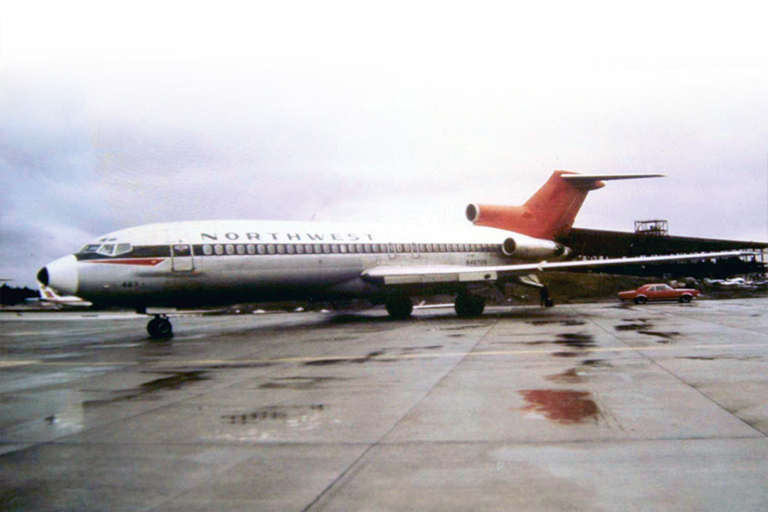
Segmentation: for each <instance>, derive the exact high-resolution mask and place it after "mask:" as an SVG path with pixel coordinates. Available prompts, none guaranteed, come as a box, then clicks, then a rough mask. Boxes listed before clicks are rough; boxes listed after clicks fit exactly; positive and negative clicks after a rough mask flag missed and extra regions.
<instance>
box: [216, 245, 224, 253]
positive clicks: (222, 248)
mask: <svg viewBox="0 0 768 512" xmlns="http://www.w3.org/2000/svg"><path fill="white" fill-rule="evenodd" d="M214 250H215V251H216V254H218V255H219V256H221V255H222V254H224V246H223V245H218V244H217V245H216V246H215V247H214Z"/></svg>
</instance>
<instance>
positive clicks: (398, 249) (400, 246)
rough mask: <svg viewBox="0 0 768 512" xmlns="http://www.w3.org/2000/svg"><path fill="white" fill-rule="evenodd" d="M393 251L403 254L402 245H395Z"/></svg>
mask: <svg viewBox="0 0 768 512" xmlns="http://www.w3.org/2000/svg"><path fill="white" fill-rule="evenodd" d="M395 250H396V251H397V252H403V244H397V245H395Z"/></svg>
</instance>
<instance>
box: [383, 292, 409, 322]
mask: <svg viewBox="0 0 768 512" xmlns="http://www.w3.org/2000/svg"><path fill="white" fill-rule="evenodd" d="M386 308H387V313H389V316H391V317H392V318H394V319H395V320H406V319H408V318H410V317H411V313H413V302H411V298H410V297H409V296H408V295H407V294H405V293H394V294H392V295H390V296H389V297H388V298H387V303H386Z"/></svg>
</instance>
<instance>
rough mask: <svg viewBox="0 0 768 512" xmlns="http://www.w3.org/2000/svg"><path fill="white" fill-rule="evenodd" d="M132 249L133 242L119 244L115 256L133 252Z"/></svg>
mask: <svg viewBox="0 0 768 512" xmlns="http://www.w3.org/2000/svg"><path fill="white" fill-rule="evenodd" d="M132 249H133V248H132V247H131V244H117V247H116V248H115V256H117V255H119V254H125V253H127V252H131V250H132Z"/></svg>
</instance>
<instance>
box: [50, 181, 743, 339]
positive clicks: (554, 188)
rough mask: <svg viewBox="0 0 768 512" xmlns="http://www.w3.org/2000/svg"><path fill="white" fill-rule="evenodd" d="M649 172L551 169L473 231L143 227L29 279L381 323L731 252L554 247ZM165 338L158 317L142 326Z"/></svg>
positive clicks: (87, 292) (131, 303)
mask: <svg viewBox="0 0 768 512" xmlns="http://www.w3.org/2000/svg"><path fill="white" fill-rule="evenodd" d="M658 176H659V175H623V176H616V175H611V176H586V175H580V174H576V173H569V172H566V171H555V173H554V174H553V175H552V176H551V177H550V179H549V180H548V181H547V182H546V183H545V184H544V185H543V186H542V187H541V188H540V189H539V190H538V191H537V192H536V193H535V194H534V195H533V196H532V197H531V198H530V199H529V200H528V201H527V202H526V203H525V204H524V205H522V206H488V205H476V204H472V205H469V206H468V207H467V210H466V214H467V217H468V219H469V220H470V221H471V222H472V223H473V224H474V226H466V227H463V226H431V225H415V226H410V225H408V226H405V225H403V226H400V225H362V224H361V225H358V224H346V223H320V222H307V223H302V222H289V221H244V220H233V221H223V220H219V221H204V222H171V223H163V224H150V225H145V226H139V227H134V228H129V229H123V230H120V231H115V232H113V233H109V234H106V235H104V236H100V237H98V238H97V239H96V240H93V241H91V242H90V243H88V244H87V245H85V246H84V247H83V248H82V249H81V250H80V251H79V252H78V253H76V254H72V255H69V256H65V257H63V258H60V259H58V260H56V261H54V262H52V263H50V264H48V265H46V266H45V267H44V268H42V269H41V270H40V271H39V272H38V275H37V278H38V281H39V282H40V283H41V284H42V285H44V286H50V287H51V288H54V289H55V290H56V291H57V292H58V293H61V294H64V295H76V296H78V297H81V298H82V299H84V300H87V301H90V302H93V303H95V304H99V305H109V306H122V307H127V308H134V309H136V310H137V311H140V312H146V311H147V308H148V307H152V308H157V307H160V308H163V307H168V308H177V307H195V306H197V307H199V306H214V305H225V304H235V303H244V302H269V301H279V300H310V299H312V300H318V299H319V300H322V299H334V300H337V299H353V298H367V299H369V300H370V301H371V302H373V303H383V304H385V305H386V308H387V311H388V312H389V314H390V315H391V316H392V317H395V318H400V319H404V318H407V317H409V316H410V315H411V312H412V310H413V304H412V297H413V296H416V295H419V296H425V295H430V294H437V293H451V294H455V296H456V300H455V306H454V307H455V309H456V313H457V314H458V315H459V316H461V317H472V316H479V315H481V314H482V312H483V309H484V300H483V299H482V298H481V297H480V296H479V295H477V293H476V292H477V291H478V288H480V287H484V286H486V287H487V286H499V285H504V284H505V283H507V282H518V283H520V284H525V285H529V286H541V285H540V284H538V280H537V279H536V274H537V273H538V272H542V271H546V270H568V269H574V268H577V267H582V268H583V267H599V266H602V265H616V264H632V263H652V262H659V261H675V260H684V259H689V260H695V259H703V258H711V257H725V256H735V255H739V254H740V253H739V252H721V253H705V254H689V255H677V256H655V257H639V258H618V259H604V260H591V261H568V259H569V257H570V256H571V250H570V249H569V248H567V247H564V246H563V245H561V244H559V243H557V242H555V239H557V238H558V237H560V236H563V235H565V234H567V233H568V232H569V230H570V229H571V227H572V226H573V222H574V220H575V218H576V214H577V213H578V211H579V208H580V207H581V205H582V203H583V202H584V199H585V198H586V196H587V194H588V193H589V192H590V191H592V190H595V189H598V188H600V187H602V186H604V183H603V182H605V181H609V180H623V179H637V178H650V177H658ZM147 330H148V332H149V334H150V336H152V337H158V338H163V337H165V338H167V337H170V336H172V334H173V332H172V326H171V323H170V321H169V320H168V318H167V316H165V315H155V316H154V318H153V319H152V320H150V322H149V324H148V325H147Z"/></svg>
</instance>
